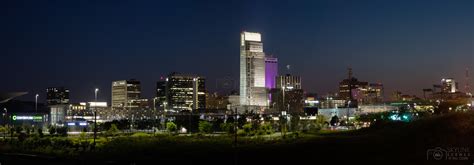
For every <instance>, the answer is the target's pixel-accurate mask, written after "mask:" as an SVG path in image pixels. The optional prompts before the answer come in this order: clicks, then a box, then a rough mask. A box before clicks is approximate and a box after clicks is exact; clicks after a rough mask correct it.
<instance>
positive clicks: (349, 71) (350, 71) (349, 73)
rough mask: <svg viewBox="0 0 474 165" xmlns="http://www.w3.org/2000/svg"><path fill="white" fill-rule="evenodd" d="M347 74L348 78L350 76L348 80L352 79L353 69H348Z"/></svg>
mask: <svg viewBox="0 0 474 165" xmlns="http://www.w3.org/2000/svg"><path fill="white" fill-rule="evenodd" d="M347 72H348V76H349V78H348V79H349V80H350V79H352V68H351V67H349V68H347Z"/></svg>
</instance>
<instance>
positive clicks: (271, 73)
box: [265, 57, 278, 89]
mask: <svg viewBox="0 0 474 165" xmlns="http://www.w3.org/2000/svg"><path fill="white" fill-rule="evenodd" d="M277 76H278V59H277V58H274V57H265V87H266V88H267V89H273V88H276V77H277Z"/></svg>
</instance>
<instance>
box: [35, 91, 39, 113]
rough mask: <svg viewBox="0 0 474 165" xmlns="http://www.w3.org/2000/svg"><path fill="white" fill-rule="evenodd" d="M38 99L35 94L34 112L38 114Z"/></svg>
mask: <svg viewBox="0 0 474 165" xmlns="http://www.w3.org/2000/svg"><path fill="white" fill-rule="evenodd" d="M38 97H39V95H38V94H36V95H35V111H36V113H38Z"/></svg>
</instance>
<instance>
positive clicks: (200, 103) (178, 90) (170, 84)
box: [156, 73, 206, 111]
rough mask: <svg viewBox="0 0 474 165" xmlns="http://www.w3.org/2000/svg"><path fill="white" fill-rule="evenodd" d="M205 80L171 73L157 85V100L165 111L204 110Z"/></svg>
mask: <svg viewBox="0 0 474 165" xmlns="http://www.w3.org/2000/svg"><path fill="white" fill-rule="evenodd" d="M205 82H206V79H205V78H204V77H201V76H197V75H192V74H181V73H171V74H170V75H168V77H167V78H166V81H160V82H158V83H157V89H156V91H157V98H158V104H159V106H160V107H163V108H164V109H165V110H176V111H181V110H196V109H204V108H206V93H205V92H206V84H205Z"/></svg>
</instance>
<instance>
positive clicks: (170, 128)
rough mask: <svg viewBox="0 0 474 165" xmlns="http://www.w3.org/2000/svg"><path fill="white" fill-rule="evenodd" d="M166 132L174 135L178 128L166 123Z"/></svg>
mask: <svg viewBox="0 0 474 165" xmlns="http://www.w3.org/2000/svg"><path fill="white" fill-rule="evenodd" d="M166 130H168V132H169V133H174V132H176V131H177V130H178V126H176V124H174V123H173V122H168V123H166Z"/></svg>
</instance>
